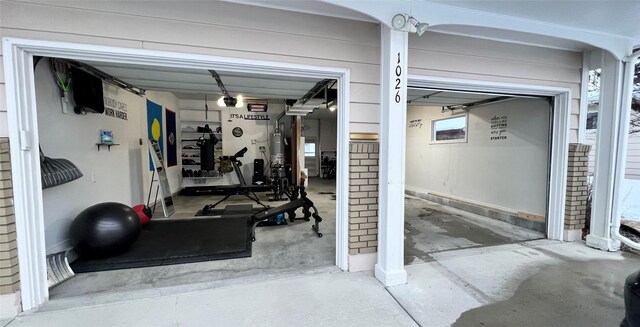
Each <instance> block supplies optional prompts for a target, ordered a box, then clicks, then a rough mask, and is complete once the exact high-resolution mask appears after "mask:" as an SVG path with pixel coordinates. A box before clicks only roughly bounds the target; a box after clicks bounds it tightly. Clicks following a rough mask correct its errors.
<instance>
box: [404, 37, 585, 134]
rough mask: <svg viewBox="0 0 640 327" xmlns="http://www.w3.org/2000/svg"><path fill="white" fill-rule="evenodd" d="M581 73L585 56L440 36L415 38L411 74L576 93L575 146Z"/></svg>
mask: <svg viewBox="0 0 640 327" xmlns="http://www.w3.org/2000/svg"><path fill="white" fill-rule="evenodd" d="M581 69H582V54H581V53H579V52H571V51H563V50H555V49H546V48H540V47H532V46H524V45H518V44H510V43H504V42H497V41H490V40H483V39H476V38H470V37H463V36H451V35H446V34H439V33H426V34H424V35H422V36H421V37H418V36H417V35H414V34H411V35H410V37H409V73H410V74H415V75H430V76H437V77H450V78H462V79H470V80H486V81H492V82H505V83H517V84H532V85H545V86H557V87H565V88H569V89H571V90H572V96H573V101H572V104H571V114H572V116H571V130H572V131H571V133H570V138H571V140H570V141H571V142H575V141H576V140H577V138H578V115H579V112H580V82H581V80H580V72H581Z"/></svg>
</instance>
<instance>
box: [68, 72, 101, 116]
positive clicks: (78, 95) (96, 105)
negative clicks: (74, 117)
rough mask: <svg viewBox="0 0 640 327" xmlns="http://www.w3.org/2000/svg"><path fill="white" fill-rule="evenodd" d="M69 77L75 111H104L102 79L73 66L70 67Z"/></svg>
mask: <svg viewBox="0 0 640 327" xmlns="http://www.w3.org/2000/svg"><path fill="white" fill-rule="evenodd" d="M71 78H72V82H71V86H72V89H73V101H74V102H75V103H76V107H75V109H74V111H75V113H77V114H85V113H88V112H91V113H97V114H101V113H104V97H103V93H102V80H101V79H100V78H98V77H96V76H94V75H92V74H90V73H87V72H86V71H84V70H82V69H80V68H77V67H73V66H72V67H71Z"/></svg>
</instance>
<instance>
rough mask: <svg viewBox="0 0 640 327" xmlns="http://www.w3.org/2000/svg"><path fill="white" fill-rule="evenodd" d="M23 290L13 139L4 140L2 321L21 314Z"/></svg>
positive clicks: (0, 163) (0, 145)
mask: <svg viewBox="0 0 640 327" xmlns="http://www.w3.org/2000/svg"><path fill="white" fill-rule="evenodd" d="M19 289H20V277H19V275H18V246H17V242H16V225H15V216H14V214H13V188H12V184H11V157H10V155H9V139H8V138H0V302H2V309H1V310H0V319H3V318H10V317H13V316H15V315H16V314H18V312H19V311H20V296H19V294H18V290H19Z"/></svg>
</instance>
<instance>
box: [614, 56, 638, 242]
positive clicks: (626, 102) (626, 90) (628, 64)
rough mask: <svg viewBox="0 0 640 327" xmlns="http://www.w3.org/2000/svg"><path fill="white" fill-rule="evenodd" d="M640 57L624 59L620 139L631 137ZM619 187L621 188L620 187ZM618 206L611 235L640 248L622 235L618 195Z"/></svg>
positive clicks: (622, 153)
mask: <svg viewBox="0 0 640 327" xmlns="http://www.w3.org/2000/svg"><path fill="white" fill-rule="evenodd" d="M639 57H640V50H636V51H635V52H634V53H632V54H631V55H629V56H626V57H625V58H624V59H623V61H624V63H625V65H624V76H623V81H622V101H621V102H622V108H621V110H622V114H621V115H620V117H623V118H622V119H623V120H624V121H625V122H626V124H623V126H620V133H619V134H618V139H620V138H623V137H629V135H628V134H629V122H627V121H626V119H627V117H629V116H630V115H631V94H632V92H633V74H634V67H635V63H636V60H637V59H638V58H639ZM622 144H623V146H621V147H620V148H619V149H618V159H620V160H622V165H621V169H622V171H621V172H619V173H618V175H619V176H620V177H619V178H617V179H618V180H617V181H616V182H617V183H619V184H622V179H623V178H624V168H625V165H626V160H627V158H626V154H627V142H622ZM618 189H620V188H619V187H618ZM616 198H617V200H616V202H617V203H616V208H618V209H617V210H615V212H616V214H615V215H613V217H612V219H613V221H612V222H611V236H612V237H613V238H614V239H616V240H618V241H620V242H622V243H624V244H626V245H628V246H629V247H630V248H633V249H635V250H640V243H638V242H634V241H632V240H630V239H628V238H626V237H624V236H622V235H621V234H620V219H621V216H622V215H621V214H618V210H619V208H620V197H616Z"/></svg>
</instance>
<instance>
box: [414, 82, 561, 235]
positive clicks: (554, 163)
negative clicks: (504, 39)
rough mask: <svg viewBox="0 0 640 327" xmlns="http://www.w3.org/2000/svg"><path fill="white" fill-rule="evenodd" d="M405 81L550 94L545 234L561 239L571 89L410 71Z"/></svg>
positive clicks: (448, 87) (419, 84)
mask: <svg viewBox="0 0 640 327" xmlns="http://www.w3.org/2000/svg"><path fill="white" fill-rule="evenodd" d="M407 85H408V87H423V88H437V89H445V90H453V91H475V92H487V93H506V94H514V95H515V94H521V95H538V96H549V97H553V98H554V109H553V112H552V115H553V125H552V127H551V129H552V130H551V135H552V138H551V153H550V156H551V158H550V169H549V194H548V197H549V198H548V208H547V238H549V239H553V240H562V239H563V232H564V206H565V194H566V179H567V162H568V150H569V117H570V115H571V110H570V108H571V107H570V106H571V90H570V89H568V88H558V87H550V86H537V85H525V84H509V83H496V82H488V81H479V80H464V79H451V78H442V77H431V76H418V75H409V76H408V82H407Z"/></svg>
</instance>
